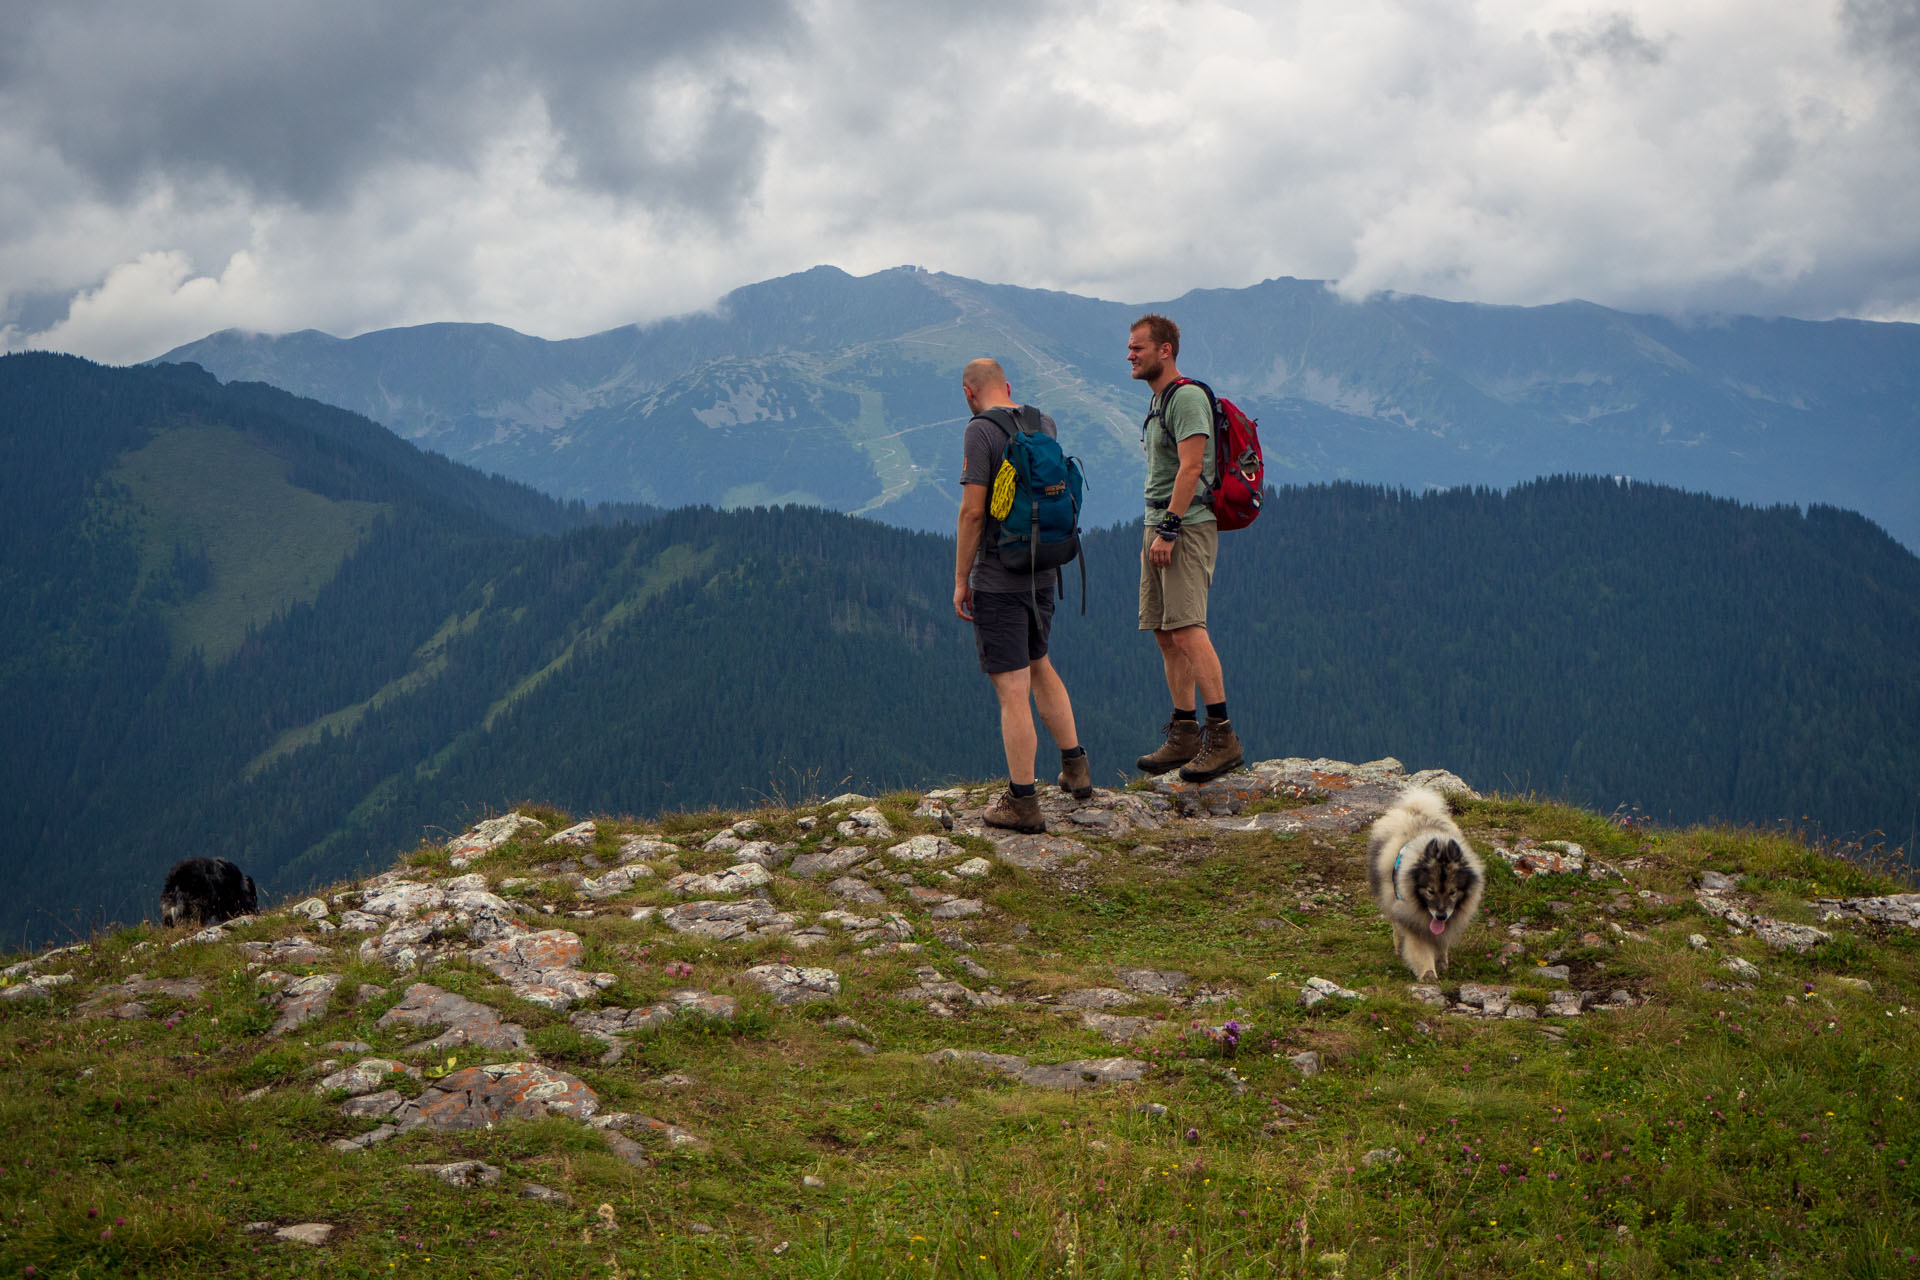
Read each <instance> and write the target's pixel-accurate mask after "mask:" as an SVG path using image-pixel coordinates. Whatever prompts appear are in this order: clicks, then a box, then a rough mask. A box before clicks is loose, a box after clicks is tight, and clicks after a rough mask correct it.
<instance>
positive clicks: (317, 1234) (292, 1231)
mask: <svg viewBox="0 0 1920 1280" xmlns="http://www.w3.org/2000/svg"><path fill="white" fill-rule="evenodd" d="M333 1230H334V1229H333V1226H332V1225H331V1224H330V1223H325V1222H296V1223H294V1224H293V1225H292V1226H290V1227H281V1228H280V1229H279V1230H278V1231H275V1232H274V1233H273V1238H274V1239H275V1240H284V1241H286V1242H287V1243H288V1244H305V1245H313V1246H316V1247H318V1246H319V1245H323V1244H325V1243H326V1242H327V1241H328V1240H330V1239H331V1238H332V1237H333Z"/></svg>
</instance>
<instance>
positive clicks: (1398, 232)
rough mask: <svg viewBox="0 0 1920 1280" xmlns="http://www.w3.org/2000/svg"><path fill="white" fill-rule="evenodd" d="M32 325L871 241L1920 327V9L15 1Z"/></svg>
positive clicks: (425, 302) (731, 276)
mask: <svg viewBox="0 0 1920 1280" xmlns="http://www.w3.org/2000/svg"><path fill="white" fill-rule="evenodd" d="M6 13H7V19H6V27H7V38H6V39H5V41H4V42H0V350H14V349H21V348H27V347H35V348H52V349H58V350H66V351H73V352H78V353H80V354H83V355H87V356H90V357H92V358H94V359H97V360H102V361H108V362H116V363H118V362H130V361H136V360H142V359H146V358H149V357H151V356H154V355H157V354H159V353H160V352H162V351H164V350H166V349H168V348H169V347H172V346H174V345H177V344H179V343H181V342H185V341H189V340H191V339H194V338H197V337H200V336H202V335H204V334H206V333H208V332H211V331H213V330H217V329H222V328H227V327H241V328H247V329H258V330H268V331H280V330H287V329H299V328H318V329H324V330H327V331H328V332H331V333H335V334H340V335H350V334H355V333H361V332H365V331H367V330H369V329H377V328H384V327H387V326H392V325H403V324H415V323H421V322H426V321H434V320H473V321H491V322H494V323H499V324H504V325H508V326H511V327H513V328H515V329H519V330H521V331H523V332H528V333H535V334H540V335H542V336H545V337H554V338H558V337H570V336H574V335H577V334H582V333H591V332H595V331H597V330H600V329H605V328H609V327H612V326H614V325H619V324H625V323H629V322H633V321H644V320H648V319H652V318H656V317H659V316H663V315H670V314H677V313H680V312H684V311H688V310H693V309H698V308H702V307H705V306H708V305H710V304H711V303H712V302H713V301H714V300H715V299H716V298H717V297H718V296H719V295H720V294H722V293H724V292H725V291H727V290H728V289H731V288H734V287H736V286H738V285H741V284H746V283H750V282H752V281H755V280H761V279H765V278H768V277H770V276H776V275H781V274H785V273H787V272H791V271H798V270H803V269H805V268H807V267H810V266H813V265H816V264H819V263H833V264H835V265H838V266H840V267H843V268H845V269H847V270H849V271H853V272H855V273H865V272H868V271H873V270H878V269H881V268H885V267H890V266H898V265H901V264H906V263H912V264H918V265H921V266H925V267H928V268H930V269H933V270H943V271H950V272H954V273H957V274H960V275H966V276H972V277H974V278H977V279H984V280H992V281H1001V282H1009V283H1016V284H1023V285H1031V286H1038V287H1046V288H1054V289H1066V290H1071V291H1074V292H1077V293H1086V294H1093V295H1097V296H1101V297H1107V298H1114V299H1118V300H1122V301H1128V302H1145V301H1150V300H1158V299H1164V298H1169V297H1173V296H1176V295H1178V294H1180V293H1182V292H1184V291H1185V290H1187V289H1190V288H1196V287H1222V286H1229V287H1231V286H1241V285H1247V284H1251V283H1254V282H1256V281H1259V280H1261V279H1265V278H1267V277H1270V276H1278V275H1291V276H1302V277H1313V278H1322V279H1327V280H1330V281H1334V282H1336V285H1335V287H1337V288H1338V289H1340V290H1341V291H1342V292H1343V293H1346V294H1348V295H1349V296H1361V295H1364V294H1367V293H1370V292H1374V291H1378V290H1400V291H1404V292H1412V293H1425V294H1432V295H1436V296H1440V297H1446V298H1455V299H1473V300H1481V301H1489V302H1507V303H1539V302H1548V301H1554V300H1559V299H1564V298H1571V297H1580V298H1587V299H1591V300H1594V301H1597V302H1602V303H1606V304H1608V305H1612V306H1618V307H1624V308H1629V309H1634V310H1649V311H1662V312H1670V313H1691V312H1712V311H1742V312H1755V313H1763V314H1775V313H1779V314H1790V315H1801V316H1809V317H1827V316H1834V315H1851V316H1862V317H1868V318H1874V319H1902V320H1909V321H1920V213H1916V210H1920V0H1805V2H1800V0H1794V2H1790V3H1782V0H1629V2H1627V3H1611V2H1610V0H1598V2H1597V3H1591V4H1589V3H1582V2H1580V0H1574V2H1571V3H1569V2H1566V0H1271V2H1269V3H1260V2H1257V0H1159V2H1157V3H1145V2H1143V0H1126V2H1118V3H1110V2H1108V0H1020V2H1019V3H1014V2H1012V0H975V2H974V3H972V4H968V5H950V4H931V3H918V2H917V0H701V2H700V3H698V4H688V3H683V2H675V0H544V2H543V3H542V4H540V5H533V4H530V3H526V2H525V0H464V2H463V3H459V4H447V3H440V4H435V3H426V2H424V0H423V2H420V3H402V4H395V3H393V0H325V2H324V3H320V2H309V0H288V2H287V3H278V4H261V3H259V0H171V2H170V3H167V4H163V5H159V4H153V3H151V2H150V0H7V4H6Z"/></svg>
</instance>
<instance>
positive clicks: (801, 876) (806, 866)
mask: <svg viewBox="0 0 1920 1280" xmlns="http://www.w3.org/2000/svg"><path fill="white" fill-rule="evenodd" d="M867 855H868V850H867V849H866V848H864V847H863V846H860V845H853V846H851V847H848V848H844V849H828V850H823V851H821V852H819V853H803V854H801V855H799V856H798V857H796V858H795V859H794V860H793V864H792V865H791V866H789V867H788V868H787V874H788V875H790V876H793V877H794V878H795V879H798V880H812V879H815V878H817V877H819V876H834V875H839V874H840V873H841V872H842V871H845V870H846V869H847V868H848V867H851V866H852V865H854V864H855V863H856V862H859V861H861V860H863V859H864V858H866V857H867Z"/></svg>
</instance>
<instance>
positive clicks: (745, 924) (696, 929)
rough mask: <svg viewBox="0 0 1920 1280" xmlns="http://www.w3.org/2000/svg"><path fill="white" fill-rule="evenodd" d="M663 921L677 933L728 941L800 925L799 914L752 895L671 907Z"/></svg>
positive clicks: (777, 932)
mask: <svg viewBox="0 0 1920 1280" xmlns="http://www.w3.org/2000/svg"><path fill="white" fill-rule="evenodd" d="M660 922H661V923H662V924H664V925H666V926H667V928H669V929H672V930H673V931H674V932H675V933H691V934H693V935H695V936H696V937H701V938H712V939H714V940H715V941H716V942H728V941H731V940H733V939H735V938H773V937H779V936H780V935H782V934H786V933H791V932H792V931H793V930H794V929H796V928H798V927H799V924H800V919H799V917H798V916H793V915H789V914H788V913H786V912H784V911H782V910H780V909H779V908H778V907H776V906H774V905H773V904H772V903H771V902H761V901H759V900H757V899H748V900H746V901H744V902H688V903H684V904H682V905H681V906H677V907H668V908H667V909H666V910H664V911H662V912H661V913H660Z"/></svg>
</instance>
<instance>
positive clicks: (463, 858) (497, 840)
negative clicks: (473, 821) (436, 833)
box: [447, 813, 547, 868]
mask: <svg viewBox="0 0 1920 1280" xmlns="http://www.w3.org/2000/svg"><path fill="white" fill-rule="evenodd" d="M546 829H547V828H546V826H545V825H544V824H542V823H540V822H537V821H535V820H534V819H532V818H529V817H527V816H526V815H524V814H519V813H510V814H508V815H506V816H505V817H504V818H490V819H488V820H487V821H485V822H482V823H480V824H478V825H477V826H475V827H474V828H473V830H471V831H468V832H467V833H466V834H465V835H460V836H456V837H454V838H453V839H452V840H449V841H448V842H447V852H448V853H449V854H451V855H452V862H453V865H454V866H455V867H459V868H465V867H469V866H471V865H473V864H474V863H475V862H478V861H479V860H480V859H481V858H484V857H486V856H487V855H488V854H490V853H492V852H493V851H494V850H495V849H498V848H500V847H501V846H502V845H504V844H507V843H509V842H511V841H514V840H518V839H521V838H532V837H533V836H537V835H539V834H541V833H542V832H544V831H545V830H546Z"/></svg>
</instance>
